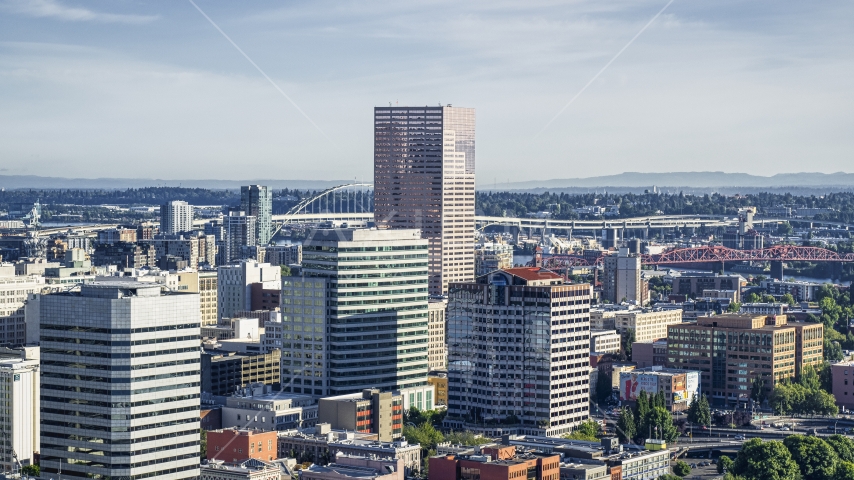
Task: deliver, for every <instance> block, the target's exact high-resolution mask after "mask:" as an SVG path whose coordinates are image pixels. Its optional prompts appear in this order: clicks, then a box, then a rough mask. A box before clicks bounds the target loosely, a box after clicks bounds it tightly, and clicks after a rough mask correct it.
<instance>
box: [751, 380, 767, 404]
mask: <svg viewBox="0 0 854 480" xmlns="http://www.w3.org/2000/svg"><path fill="white" fill-rule="evenodd" d="M750 398H752V399H753V401H754V402H757V403H762V402H764V401H765V380H762V377H760V376H758V375H757V376H755V377H753V381H752V382H751V385H750Z"/></svg>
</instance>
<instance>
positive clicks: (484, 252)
mask: <svg viewBox="0 0 854 480" xmlns="http://www.w3.org/2000/svg"><path fill="white" fill-rule="evenodd" d="M474 264H475V274H476V275H477V276H481V275H486V274H487V273H489V272H492V271H495V270H502V269H505V268H512V267H513V245H508V244H506V243H484V244H483V245H478V246H477V248H476V249H475V251H474Z"/></svg>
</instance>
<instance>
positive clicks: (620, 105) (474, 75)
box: [0, 0, 854, 187]
mask: <svg viewBox="0 0 854 480" xmlns="http://www.w3.org/2000/svg"><path fill="white" fill-rule="evenodd" d="M667 3H668V2H666V1H656V2H653V1H644V2H642V3H629V2H619V3H616V4H609V5H608V6H599V5H596V4H594V3H592V2H587V1H577V2H551V1H545V0H543V1H539V2H533V3H531V4H526V5H525V6H524V7H520V6H514V5H512V4H511V3H498V4H495V3H494V2H492V3H490V4H486V3H473V4H466V5H450V4H448V5H446V4H445V3H444V2H440V1H436V2H431V3H430V4H427V5H419V6H408V5H397V4H390V3H388V4H387V3H376V4H372V5H367V6H363V5H356V4H350V3H342V4H324V5H321V6H317V5H316V4H309V3H307V2H296V3H292V4H289V5H287V6H279V5H277V4H273V3H271V2H270V3H261V4H254V8H253V9H250V7H247V6H238V5H229V4H221V3H217V2H196V4H197V5H198V7H199V8H200V9H201V10H203V11H204V12H205V14H206V15H207V16H209V17H210V18H211V20H212V21H213V22H216V24H217V25H218V26H219V27H220V28H221V29H222V31H223V32H224V33H225V34H227V35H228V36H229V38H231V39H232V40H233V41H234V43H235V44H236V45H238V46H239V47H240V49H241V50H242V51H244V52H245V54H246V55H247V57H249V58H250V59H251V60H252V61H253V62H254V63H256V64H257V65H258V67H259V69H260V70H262V71H263V72H266V74H267V75H269V77H270V79H271V81H272V82H274V83H275V85H277V86H278V87H279V88H280V89H281V90H282V91H283V92H285V93H286V94H287V96H288V97H289V98H290V99H292V101H293V102H294V104H296V105H298V106H299V107H300V108H301V109H302V110H304V112H305V114H306V116H308V117H310V118H311V120H312V121H314V122H315V123H316V124H317V126H318V129H320V130H321V131H323V132H324V133H326V134H327V136H328V137H329V138H330V139H331V141H329V140H327V139H326V138H325V137H324V136H323V135H322V134H321V133H320V132H319V131H318V129H316V128H315V127H314V126H313V125H311V123H309V122H308V121H307V120H306V118H304V117H303V116H302V115H301V114H300V112H299V111H297V110H296V109H295V108H294V106H293V105H291V104H290V103H288V101H287V100H286V99H285V98H282V96H281V95H280V94H279V93H278V92H276V89H275V88H273V86H271V85H270V83H268V82H267V81H266V80H265V78H264V77H263V76H261V75H260V74H259V73H258V71H256V70H255V69H254V68H253V66H252V64H250V63H249V62H247V60H246V58H243V57H242V56H241V54H240V52H238V51H237V50H235V49H234V47H233V46H232V45H230V44H229V43H228V41H227V40H226V39H225V38H223V36H222V35H220V33H219V32H217V30H216V29H215V28H214V27H213V26H212V25H211V24H210V23H208V21H207V20H206V19H205V18H204V17H203V16H202V15H200V14H199V12H198V11H197V10H196V9H195V8H193V5H192V4H191V3H189V2H188V3H184V2H175V3H166V2H155V3H148V4H135V3H111V2H89V3H87V4H85V8H83V7H81V6H79V4H76V3H74V2H68V1H54V0H42V1H34V2H23V1H5V2H0V11H3V12H4V15H2V16H0V25H2V28H0V31H2V32H3V33H0V86H2V88H0V92H3V93H0V104H2V105H4V108H3V109H0V128H2V131H3V132H4V133H2V134H0V175H45V176H63V177H75V178H99V177H100V178H103V177H115V178H122V177H124V178H140V177H143V178H152V177H153V178H160V179H164V180H177V179H186V180H193V179H210V178H235V179H236V178H246V179H249V178H281V179H321V178H356V179H367V178H370V177H371V174H370V172H371V166H372V162H371V158H372V156H373V151H372V145H373V142H372V133H371V130H372V121H371V116H372V113H373V112H372V111H373V107H375V106H386V105H388V103H389V102H392V103H393V104H394V103H395V102H397V103H398V104H399V105H401V106H403V105H414V106H417V105H421V104H425V103H427V104H430V105H434V104H435V105H438V104H439V103H442V104H445V105H446V104H449V103H450V104H453V105H455V106H461V107H474V108H476V109H477V110H478V116H479V119H480V121H479V126H478V137H479V138H478V140H477V143H478V147H479V148H478V150H479V151H480V155H479V156H480V157H481V159H480V161H479V162H478V163H479V165H478V184H479V185H488V184H492V183H493V181H494V182H496V183H498V184H500V183H504V182H507V181H508V179H512V181H527V180H548V179H559V178H584V177H596V176H600V175H607V174H611V173H615V172H624V171H643V172H661V171H690V170H714V171H728V172H733V171H738V172H744V173H749V174H760V175H764V176H767V175H771V174H775V173H793V172H802V171H805V170H808V171H818V172H824V173H833V172H838V171H844V170H846V167H847V166H848V165H849V164H850V160H849V158H850V157H851V153H854V140H851V139H849V138H848V137H849V135H847V134H846V133H847V130H849V129H850V126H851V125H852V124H854V121H852V120H854V114H852V113H851V112H852V111H854V110H852V109H851V108H850V107H851V106H852V105H851V104H852V102H854V100H852V99H854V96H852V95H850V93H851V86H850V85H848V84H846V82H845V78H847V77H848V76H850V71H851V67H852V66H854V59H852V55H851V53H850V52H851V51H854V50H852V49H851V48H850V47H851V46H852V45H851V44H852V43H854V42H852V40H854V33H852V32H850V31H849V30H848V29H847V28H846V25H845V23H844V19H845V18H850V16H851V15H850V14H851V13H852V12H851V11H852V10H854V6H851V5H848V4H846V3H844V2H834V3H831V4H829V5H827V4H825V5H821V6H820V7H819V6H815V5H802V4H798V3H795V2H785V3H782V4H778V3H774V4H771V3H770V2H762V3H760V4H750V5H743V4H740V3H739V2H724V3H720V2H719V3H717V4H715V5H694V4H690V3H688V2H679V1H676V2H673V3H672V4H671V5H669V7H668V8H667V9H666V10H665V11H664V13H662V14H661V15H660V16H659V17H658V18H657V19H655V21H654V22H652V23H651V24H650V25H649V27H648V28H647V29H646V30H645V31H643V34H642V35H640V36H638V37H637V39H636V40H635V41H634V42H633V43H632V44H631V45H630V46H628V48H626V49H625V51H623V52H622V54H621V55H620V56H619V58H616V60H615V61H613V63H611V64H610V65H609V67H608V68H607V69H606V70H604V73H602V75H601V76H599V77H598V78H597V79H596V80H595V81H593V82H592V83H591V84H590V86H589V87H586V88H585V89H584V90H583V92H582V93H581V94H580V95H579V96H578V98H577V100H575V101H574V102H573V103H572V104H571V105H570V107H569V108H567V109H566V111H564V112H563V113H562V114H561V115H559V116H558V117H557V118H556V120H555V121H554V122H553V123H551V124H550V125H548V128H545V126H546V125H547V124H548V122H549V120H550V119H552V118H553V117H555V115H556V114H557V113H558V112H559V111H560V109H561V108H562V107H563V106H564V105H566V104H567V102H569V101H570V100H571V99H572V98H573V96H575V95H576V94H577V93H579V91H580V90H581V89H582V87H584V85H585V84H587V83H588V82H590V81H591V78H594V75H596V74H597V72H599V71H600V70H602V69H603V67H604V66H606V64H608V62H609V60H612V59H614V58H615V54H617V53H618V52H620V50H621V49H622V48H624V47H625V46H626V45H627V42H629V41H630V40H631V39H632V38H633V36H635V35H636V34H637V33H638V32H639V31H640V30H641V29H642V28H643V27H644V25H646V24H647V23H648V22H650V20H651V19H652V18H653V16H654V15H656V13H658V12H659V11H660V10H661V9H662V7H664V6H665V5H666V4H667ZM434 12H441V14H439V15H436V14H435V13H434ZM846 127H849V128H846ZM540 131H542V133H541V134H540V135H539V136H537V137H536V140H535V136H536V135H537V133H538V132H540ZM140 162H144V164H145V165H146V166H145V168H144V169H142V170H140V171H138V172H137V171H134V170H132V169H128V165H136V164H140ZM71 165H73V167H72V166H71ZM234 165H240V166H242V167H243V169H241V171H235V169H234V167H233V166H234ZM603 166H606V167H605V168H603ZM807 166H808V168H807ZM687 167H696V168H687ZM244 174H245V176H244ZM7 187H8V186H7Z"/></svg>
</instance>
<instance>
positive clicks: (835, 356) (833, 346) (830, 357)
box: [824, 330, 845, 362]
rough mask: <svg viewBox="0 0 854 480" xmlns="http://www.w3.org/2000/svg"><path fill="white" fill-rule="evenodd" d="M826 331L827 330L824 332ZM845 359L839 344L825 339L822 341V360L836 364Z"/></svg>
mask: <svg viewBox="0 0 854 480" xmlns="http://www.w3.org/2000/svg"><path fill="white" fill-rule="evenodd" d="M825 331H827V330H825ZM844 358H845V355H843V354H842V347H841V346H840V345H839V342H832V341H830V340H828V339H827V338H825V339H824V359H825V360H826V361H828V362H838V361H840V360H842V359H844Z"/></svg>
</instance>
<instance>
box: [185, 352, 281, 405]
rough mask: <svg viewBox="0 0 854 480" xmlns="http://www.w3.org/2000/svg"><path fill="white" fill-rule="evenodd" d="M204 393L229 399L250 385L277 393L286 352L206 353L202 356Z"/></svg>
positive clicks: (202, 385) (202, 386)
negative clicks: (267, 386) (271, 388)
mask: <svg viewBox="0 0 854 480" xmlns="http://www.w3.org/2000/svg"><path fill="white" fill-rule="evenodd" d="M201 358H202V362H201V364H202V370H201V372H202V373H201V390H202V391H203V392H206V393H210V394H211V395H215V396H223V397H224V396H228V395H231V394H233V393H235V392H237V391H238V390H239V389H241V388H244V387H246V386H248V385H252V384H256V383H262V384H264V385H270V386H272V387H273V389H274V390H278V389H279V388H280V387H281V384H280V383H279V382H280V380H281V376H282V374H281V363H282V353H281V351H279V350H273V351H270V352H266V353H245V352H233V351H223V350H215V349H211V350H205V351H204V352H203V353H202V357H201Z"/></svg>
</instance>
